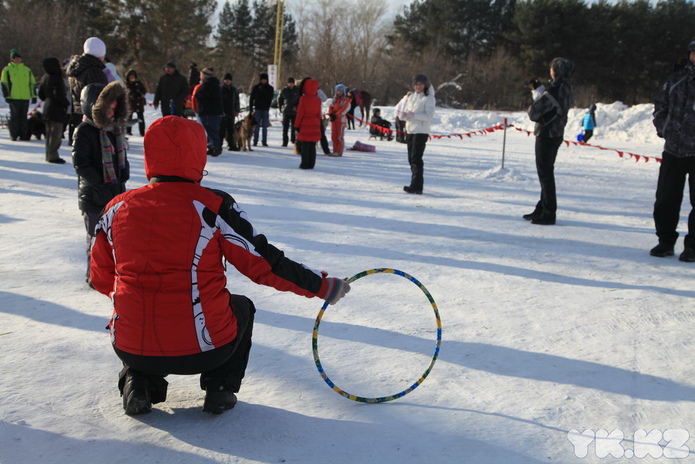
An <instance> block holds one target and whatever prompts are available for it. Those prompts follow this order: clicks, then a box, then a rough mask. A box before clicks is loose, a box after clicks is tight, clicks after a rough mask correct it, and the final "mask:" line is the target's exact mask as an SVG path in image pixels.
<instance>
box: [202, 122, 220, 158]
mask: <svg viewBox="0 0 695 464" xmlns="http://www.w3.org/2000/svg"><path fill="white" fill-rule="evenodd" d="M198 119H200V124H202V125H203V128H204V129H205V133H206V134H207V136H208V147H210V148H215V149H217V150H222V140H221V139H220V122H221V121H222V116H198Z"/></svg>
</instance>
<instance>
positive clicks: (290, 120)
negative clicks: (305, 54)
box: [278, 77, 300, 147]
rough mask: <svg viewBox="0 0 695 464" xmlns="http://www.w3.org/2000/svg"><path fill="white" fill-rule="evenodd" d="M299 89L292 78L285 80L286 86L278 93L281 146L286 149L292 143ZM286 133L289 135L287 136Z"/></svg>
mask: <svg viewBox="0 0 695 464" xmlns="http://www.w3.org/2000/svg"><path fill="white" fill-rule="evenodd" d="M299 97H300V94H299V87H296V86H295V85H294V77H290V78H289V79H287V85H286V86H285V88H284V89H282V91H281V92H280V97H279V98H278V106H279V107H280V110H281V111H282V146H283V147H286V146H287V144H288V143H289V142H292V143H294V118H295V116H297V105H299ZM288 132H290V135H289V136H288V134H287V133H288Z"/></svg>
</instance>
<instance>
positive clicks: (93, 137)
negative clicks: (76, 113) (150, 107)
mask: <svg viewBox="0 0 695 464" xmlns="http://www.w3.org/2000/svg"><path fill="white" fill-rule="evenodd" d="M80 107H81V108H82V111H83V112H84V116H85V117H84V120H83V121H82V123H81V124H80V125H79V126H77V129H76V130H75V140H74V143H73V146H72V164H73V166H74V167H75V172H76V173H77V197H78V205H79V208H80V211H82V216H83V218H84V224H85V228H86V230H87V282H89V257H90V250H91V248H90V246H91V242H92V237H94V231H95V228H96V225H97V222H98V221H99V217H100V216H101V213H102V210H103V209H104V206H106V204H107V203H108V202H109V201H111V200H112V199H113V198H114V197H116V195H119V194H121V193H123V192H125V184H126V181H128V179H129V178H130V165H129V163H128V157H127V154H126V141H125V128H124V125H125V120H126V118H127V117H128V115H129V114H130V111H129V109H128V101H127V99H126V90H125V87H124V86H123V84H121V82H120V81H114V82H112V83H110V84H108V85H106V86H105V85H103V84H89V85H87V86H86V87H85V88H84V89H82V94H81V95H80Z"/></svg>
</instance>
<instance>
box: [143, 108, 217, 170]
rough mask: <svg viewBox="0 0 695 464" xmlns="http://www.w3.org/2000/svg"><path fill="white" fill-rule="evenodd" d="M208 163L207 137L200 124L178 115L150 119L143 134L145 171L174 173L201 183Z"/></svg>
mask: <svg viewBox="0 0 695 464" xmlns="http://www.w3.org/2000/svg"><path fill="white" fill-rule="evenodd" d="M205 163H207V137H206V135H205V129H203V126H201V125H200V124H198V123H197V122H195V121H191V120H189V119H186V118H181V117H179V116H165V117H163V118H160V119H157V120H156V121H155V122H153V123H152V124H151V125H150V127H149V129H147V132H146V133H145V174H146V175H147V179H148V180H150V179H152V177H154V176H177V177H183V178H184V179H189V180H192V181H194V182H200V180H201V179H202V178H203V171H204V170H205Z"/></svg>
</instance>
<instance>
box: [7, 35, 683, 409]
mask: <svg viewBox="0 0 695 464" xmlns="http://www.w3.org/2000/svg"><path fill="white" fill-rule="evenodd" d="M688 57H689V61H688V63H687V65H686V66H684V67H683V68H682V69H679V70H677V71H676V72H675V73H674V74H673V75H672V76H671V77H670V78H669V79H668V80H667V82H666V83H665V84H664V86H663V88H662V90H661V92H660V94H659V96H658V98H657V101H656V104H655V111H654V125H655V127H656V129H657V133H658V135H659V136H660V137H663V138H664V139H665V146H664V152H663V157H662V163H661V166H660V171H659V180H658V187H657V193H656V202H655V205H654V220H655V224H656V233H657V236H658V238H659V244H658V245H657V246H656V247H654V248H653V249H652V250H651V251H650V253H651V255H653V256H657V257H666V256H671V255H673V254H674V246H675V243H676V240H677V238H678V233H677V232H676V228H677V225H678V220H679V213H680V207H681V202H682V198H683V189H684V185H685V181H686V178H687V179H688V182H689V186H690V202H691V206H692V207H693V209H692V210H691V213H690V216H689V220H688V234H687V235H686V236H685V243H684V251H683V252H682V254H681V255H680V260H681V261H686V262H695V178H694V177H693V176H694V175H695V107H693V105H692V104H689V103H691V102H692V101H695V71H694V70H695V40H694V41H693V42H691V43H690V44H689V46H688ZM10 59H11V62H10V63H9V64H8V66H7V67H5V68H4V69H3V70H2V76H1V82H2V91H3V95H4V97H5V99H6V101H7V102H8V103H9V105H10V124H9V130H10V138H11V139H12V140H25V139H28V134H27V131H28V129H27V127H26V119H27V111H28V107H29V102H30V101H33V102H36V99H37V96H38V98H41V99H42V100H43V101H44V108H43V113H44V119H45V121H46V160H47V161H48V162H50V163H64V162H65V161H64V160H63V159H61V158H60V156H59V154H58V147H59V146H60V141H61V138H62V135H63V132H64V130H65V128H66V127H67V128H69V138H70V144H71V145H72V161H73V166H74V168H75V171H76V173H77V177H78V200H79V201H78V204H79V208H80V210H81V212H82V215H83V218H84V225H85V229H86V237H87V256H88V265H87V273H86V281H87V283H89V285H90V286H92V288H95V289H96V290H98V291H99V292H101V293H103V294H105V295H108V296H109V297H111V299H112V301H113V304H114V308H113V317H112V319H111V322H110V324H109V328H110V330H111V335H112V343H113V347H114V350H115V352H116V354H117V356H118V357H119V358H120V359H121V361H122V362H123V365H124V367H123V370H122V371H121V374H120V376H119V382H118V386H119V390H120V392H121V395H122V396H123V407H124V410H125V412H126V413H127V414H141V413H145V412H149V411H150V410H151V407H152V404H155V403H158V402H162V401H164V400H165V399H166V393H167V382H166V380H164V377H166V376H167V375H169V374H182V375H190V374H200V376H201V377H200V385H201V388H202V389H203V390H205V391H206V396H205V400H204V405H203V410H205V411H208V412H211V413H215V414H219V413H222V412H224V411H225V410H228V409H231V408H233V407H234V405H235V403H236V395H235V394H236V393H237V392H238V391H239V388H240V385H241V381H242V379H243V377H244V374H245V369H246V365H247V362H248V356H249V351H250V349H251V338H252V329H253V320H254V313H255V308H254V305H253V303H252V302H251V301H250V300H249V299H248V298H246V297H244V296H241V295H234V294H232V293H230V292H229V290H227V288H226V284H227V278H226V276H225V266H224V263H223V259H226V260H227V261H228V262H230V263H231V264H232V265H233V266H234V267H235V268H236V269H237V270H238V271H240V272H241V273H242V274H244V275H245V276H247V277H248V278H250V279H251V280H252V281H254V282H256V283H259V284H263V285H268V286H271V287H274V288H275V289H277V290H280V291H289V292H293V293H295V294H297V295H302V296H305V297H309V298H311V297H319V298H322V299H325V300H326V301H328V302H329V303H332V304H335V303H336V302H337V301H338V300H340V299H341V298H342V297H344V296H345V295H346V293H347V292H348V291H349V290H350V286H349V284H348V283H347V282H345V280H342V279H339V278H335V277H329V275H328V274H327V273H326V272H323V271H317V270H313V269H311V268H309V267H307V266H304V265H302V264H299V263H297V262H295V261H293V260H291V259H289V258H287V257H286V256H285V255H284V253H283V252H282V251H281V250H279V249H277V248H276V247H274V246H273V245H272V244H270V243H269V242H268V241H267V239H266V238H265V237H264V236H263V235H261V234H259V233H258V232H256V230H255V229H254V227H253V226H252V224H251V223H250V222H249V220H248V218H247V217H246V214H245V213H244V212H243V210H242V209H241V208H240V206H239V205H238V204H237V203H236V202H235V201H234V199H233V198H232V197H231V196H230V195H229V194H227V193H225V192H222V191H218V190H211V189H207V188H204V187H202V186H201V181H202V179H203V173H204V170H205V165H206V162H207V156H219V155H220V153H221V152H222V147H223V142H224V140H225V139H226V141H227V144H228V148H229V149H238V141H237V140H236V139H235V137H236V136H235V134H236V131H235V129H234V125H235V120H236V118H237V117H238V116H239V114H240V103H239V92H238V90H237V89H236V87H234V85H233V84H232V75H231V73H226V74H225V75H224V76H223V79H222V82H220V80H219V79H218V78H217V76H216V73H215V70H214V69H213V68H211V67H204V68H203V69H202V70H199V69H198V67H197V65H196V64H195V63H191V65H190V67H189V70H190V72H189V76H188V78H186V77H185V76H183V75H182V74H181V73H180V72H179V71H178V69H177V67H176V64H175V63H173V62H169V63H167V64H166V65H165V67H164V74H163V75H162V76H161V78H160V79H159V81H158V83H157V88H156V91H155V94H154V101H153V105H154V107H155V109H159V108H161V113H162V118H160V119H158V120H156V121H154V122H153V123H152V124H150V126H149V128H148V129H147V130H145V127H146V124H145V121H144V108H145V104H146V101H145V93H146V89H145V86H144V84H143V83H142V82H141V81H140V80H139V79H138V74H137V72H136V71H135V70H129V71H128V72H127V73H126V74H125V81H123V80H122V79H121V77H120V76H119V74H118V70H117V69H116V68H115V67H113V66H109V64H110V62H109V60H108V59H107V58H106V46H105V44H104V42H103V41H101V40H100V39H99V38H97V37H90V38H89V39H87V40H86V41H85V42H84V46H83V53H82V54H81V55H77V56H74V57H72V58H71V59H69V60H66V61H64V62H63V63H62V65H61V63H60V61H59V60H58V59H57V58H54V57H51V58H46V59H45V60H43V68H44V71H45V74H44V75H43V77H42V78H41V80H40V81H39V83H38V85H37V83H36V80H35V78H34V75H33V73H32V72H31V70H30V69H29V68H27V67H26V66H25V65H24V64H23V63H22V56H21V55H20V53H19V52H18V51H17V50H16V49H12V50H11V52H10ZM573 72H574V64H573V62H572V61H571V60H568V59H565V58H555V59H553V60H552V62H551V63H550V81H549V83H548V86H547V88H546V87H545V86H544V85H540V81H538V80H536V82H531V84H532V85H531V88H532V93H533V103H532V104H531V106H530V107H529V110H528V115H529V118H530V119H531V120H532V121H534V122H535V123H536V127H535V130H534V134H535V136H536V143H535V155H536V169H537V173H538V179H539V183H540V186H541V192H540V199H539V201H538V203H537V204H536V207H535V209H534V210H533V212H531V213H529V214H526V215H524V216H523V217H524V219H527V220H529V221H531V223H533V224H538V225H552V224H555V222H556V212H557V199H556V189H555V177H554V165H555V160H556V157H557V154H558V150H559V148H560V146H561V145H562V142H563V140H564V130H565V126H566V124H567V115H568V111H569V109H570V107H571V106H572V103H573V90H572V86H571V77H572V74H573ZM187 99H190V101H191V105H192V110H193V111H194V112H195V114H197V117H198V120H199V122H194V121H191V120H190V119H188V118H187V117H186V116H188V115H187V114H186V108H187V103H186V101H187ZM273 99H274V89H273V87H272V86H271V85H270V84H269V82H268V75H267V74H265V73H262V74H260V76H259V82H258V84H256V85H255V86H254V87H253V90H252V91H251V93H250V97H249V108H248V111H249V113H250V114H253V115H255V119H256V121H257V124H256V127H255V132H254V133H253V145H254V146H255V145H257V144H258V142H259V139H260V141H261V143H262V144H263V145H264V146H267V144H268V138H267V130H268V123H269V111H270V108H271V105H272V103H273ZM325 101H327V97H326V95H325V94H324V93H323V92H322V91H321V89H320V85H319V82H318V81H317V80H315V79H312V78H310V77H305V78H304V79H302V80H301V81H300V82H299V84H297V83H296V82H295V80H294V79H293V78H289V79H288V80H287V83H286V86H285V87H284V88H283V89H282V91H281V92H280V95H279V98H278V103H279V107H280V111H281V112H282V115H283V120H282V126H283V127H282V145H283V146H288V144H289V143H293V144H296V146H297V150H298V152H299V154H300V155H301V163H300V166H299V167H300V168H301V169H312V168H314V166H315V162H316V145H317V143H321V146H322V148H323V149H324V153H327V154H330V155H331V156H342V155H343V151H344V131H345V128H346V123H347V121H348V119H349V118H348V114H349V110H350V106H351V100H350V95H349V91H348V89H347V87H346V86H345V85H343V84H341V83H338V84H337V85H336V86H335V88H334V95H333V98H332V100H331V102H330V104H329V105H328V111H327V112H326V113H325V114H324V112H323V110H322V108H323V106H322V104H323V103H324V102H325ZM686 103H688V104H686ZM434 112H435V95H434V86H433V85H432V83H431V82H430V79H429V77H428V76H426V75H425V74H417V75H415V76H414V77H413V79H412V90H410V91H408V92H407V93H406V95H405V96H404V97H403V98H402V99H401V100H400V101H399V102H398V104H397V105H396V133H397V138H398V141H401V142H404V143H406V145H407V153H408V162H409V164H410V168H411V179H410V183H409V184H408V185H405V186H404V187H403V190H404V191H405V192H406V193H409V194H416V195H420V194H422V193H423V189H424V152H425V148H426V145H427V142H428V139H429V134H430V132H431V122H432V118H433V116H434ZM133 115H135V116H136V119H133ZM326 121H329V122H330V127H331V141H332V151H331V152H328V149H327V145H328V144H327V141H325V139H326V135H325V129H326ZM371 123H372V125H373V127H372V129H375V128H378V129H376V133H375V135H379V136H385V137H387V139H388V140H391V138H392V130H391V125H390V123H389V122H388V121H385V120H384V119H383V118H381V115H380V111H379V110H378V109H375V110H374V113H373V116H372V119H371ZM135 124H137V126H138V129H139V132H140V135H143V136H144V160H145V171H146V175H147V179H148V180H149V183H148V184H147V185H145V186H143V187H140V188H138V189H135V190H131V191H127V190H126V182H127V181H128V179H129V177H130V165H129V162H128V157H127V141H126V135H127V134H132V126H134V125H135ZM595 126H596V118H595V106H594V107H592V108H591V109H590V111H589V113H588V114H587V117H586V118H585V126H584V127H585V132H584V136H585V139H584V140H585V141H588V140H589V138H590V137H591V136H592V131H593V129H594V127H595ZM324 141H325V144H324ZM155 219H156V220H155ZM192 230H195V231H198V233H196V234H192V235H191V233H190V231H192ZM165 275H166V279H167V283H166V286H165V287H163V286H162V279H163V278H164V276H165ZM164 288H166V291H164V290H163V289H164ZM143 321H144V323H143Z"/></svg>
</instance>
